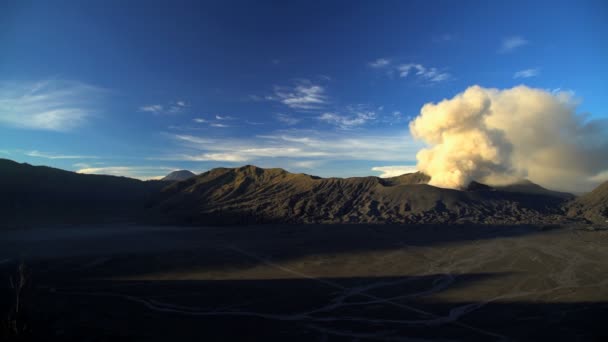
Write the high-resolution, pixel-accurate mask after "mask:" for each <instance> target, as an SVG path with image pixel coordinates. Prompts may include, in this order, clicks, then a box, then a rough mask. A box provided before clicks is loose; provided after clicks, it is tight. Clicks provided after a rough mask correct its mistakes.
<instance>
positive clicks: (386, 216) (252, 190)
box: [149, 165, 574, 224]
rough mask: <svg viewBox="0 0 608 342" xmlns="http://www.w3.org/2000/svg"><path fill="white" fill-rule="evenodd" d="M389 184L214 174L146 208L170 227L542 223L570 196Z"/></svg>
mask: <svg viewBox="0 0 608 342" xmlns="http://www.w3.org/2000/svg"><path fill="white" fill-rule="evenodd" d="M428 180H429V177H428V176H426V175H423V174H420V173H412V174H406V175H402V176H398V177H394V178H387V179H382V178H378V177H355V178H319V177H315V176H311V175H306V174H293V173H289V172H287V171H285V170H282V169H262V168H258V167H255V166H251V165H248V166H244V167H240V168H218V169H213V170H211V171H209V172H205V173H203V174H201V175H199V176H197V177H193V178H190V179H188V180H186V181H182V182H178V183H173V184H171V185H169V186H167V187H165V188H164V189H163V190H162V191H161V193H160V194H159V195H157V196H155V198H154V200H153V201H151V202H150V203H149V207H150V208H151V209H153V210H152V211H153V212H155V213H157V214H158V215H159V216H157V217H155V219H159V220H161V221H166V222H171V223H183V224H205V223H215V224H219V223H232V224H239V223H269V222H283V223H468V222H475V223H548V222H557V221H560V222H561V221H563V220H567V218H565V216H563V215H562V214H563V210H562V206H563V205H565V204H566V203H567V202H568V201H569V200H570V199H572V198H573V197H574V196H572V195H570V194H566V193H560V192H554V191H550V190H547V189H544V188H542V187H540V186H538V185H536V184H533V183H531V182H522V183H518V184H513V185H510V186H503V187H500V188H492V187H489V186H486V185H483V184H479V183H475V182H473V183H471V184H470V185H469V187H468V188H467V189H464V190H462V191H460V190H452V189H443V188H437V187H433V186H430V185H428V184H426V183H427V182H428Z"/></svg>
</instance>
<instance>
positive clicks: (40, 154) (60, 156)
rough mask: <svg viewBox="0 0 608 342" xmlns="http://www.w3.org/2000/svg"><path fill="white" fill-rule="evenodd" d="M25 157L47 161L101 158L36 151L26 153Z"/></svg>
mask: <svg viewBox="0 0 608 342" xmlns="http://www.w3.org/2000/svg"><path fill="white" fill-rule="evenodd" d="M25 155H27V156H30V157H36V158H46V159H97V158H99V157H96V156H84V155H66V154H56V153H47V152H40V151H36V150H34V151H28V152H25Z"/></svg>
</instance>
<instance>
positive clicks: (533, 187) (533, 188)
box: [494, 179, 574, 200]
mask: <svg viewBox="0 0 608 342" xmlns="http://www.w3.org/2000/svg"><path fill="white" fill-rule="evenodd" d="M494 188H495V189H497V190H501V191H508V192H519V193H525V194H539V195H549V196H554V197H560V198H563V199H566V200H571V199H573V198H574V195H572V194H571V193H567V192H560V191H553V190H549V189H545V188H543V187H542V186H540V185H538V184H535V183H532V182H531V181H529V180H525V179H524V180H520V181H518V182H516V183H513V184H509V185H502V186H494Z"/></svg>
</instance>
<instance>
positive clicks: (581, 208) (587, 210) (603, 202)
mask: <svg viewBox="0 0 608 342" xmlns="http://www.w3.org/2000/svg"><path fill="white" fill-rule="evenodd" d="M568 215H570V216H573V217H583V218H585V219H587V220H589V221H592V222H597V223H600V222H601V223H606V222H608V181H607V182H604V183H603V184H601V185H600V186H598V187H597V188H596V189H595V190H593V191H591V192H590V193H588V194H586V195H583V196H581V197H579V198H577V199H576V200H575V201H573V202H572V203H571V204H570V205H569V206H568Z"/></svg>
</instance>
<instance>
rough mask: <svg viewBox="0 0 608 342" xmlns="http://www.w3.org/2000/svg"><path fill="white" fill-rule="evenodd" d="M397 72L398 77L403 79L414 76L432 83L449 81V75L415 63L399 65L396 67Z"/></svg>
mask: <svg viewBox="0 0 608 342" xmlns="http://www.w3.org/2000/svg"><path fill="white" fill-rule="evenodd" d="M397 70H398V72H399V76H400V77H403V78H405V77H408V76H410V75H415V76H416V77H417V78H418V79H420V80H423V81H427V82H432V83H438V82H443V81H447V80H449V79H450V74H449V73H447V72H442V71H439V70H438V69H437V68H434V67H431V68H429V67H425V66H424V65H422V64H417V63H408V64H401V65H399V66H398V67H397Z"/></svg>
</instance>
